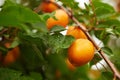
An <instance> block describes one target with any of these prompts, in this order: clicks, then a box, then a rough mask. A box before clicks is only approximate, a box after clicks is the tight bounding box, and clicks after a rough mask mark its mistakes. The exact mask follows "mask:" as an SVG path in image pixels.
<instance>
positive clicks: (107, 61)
mask: <svg viewBox="0 0 120 80" xmlns="http://www.w3.org/2000/svg"><path fill="white" fill-rule="evenodd" d="M49 2H50V3H53V4H55V5H56V6H57V7H58V8H60V9H63V10H64V11H65V12H66V13H67V14H68V16H69V17H70V18H71V20H73V21H74V22H75V23H76V24H77V25H78V26H79V27H80V29H81V30H82V31H83V32H84V33H85V35H86V36H87V38H88V39H89V40H90V41H91V42H92V43H93V45H94V47H95V48H96V50H97V51H98V52H99V54H100V55H101V56H102V58H103V59H104V60H105V62H106V63H107V65H108V66H109V67H110V69H111V70H112V72H113V74H114V75H115V76H116V77H117V78H118V79H120V74H119V72H118V71H117V69H116V67H115V66H114V64H113V63H112V62H111V61H110V60H109V59H108V57H106V56H105V55H104V53H103V51H102V50H101V49H100V48H99V47H98V45H97V44H96V43H95V41H94V40H93V39H92V37H91V36H90V34H89V33H88V31H87V30H86V28H85V27H84V26H83V25H82V24H81V23H80V22H79V21H78V20H77V19H76V18H75V17H74V16H73V14H72V13H71V12H70V11H68V10H67V9H66V8H64V7H63V6H60V5H59V4H57V3H56V2H52V1H50V0H49ZM36 9H37V8H36Z"/></svg>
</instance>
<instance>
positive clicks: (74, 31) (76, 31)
mask: <svg viewBox="0 0 120 80" xmlns="http://www.w3.org/2000/svg"><path fill="white" fill-rule="evenodd" d="M67 35H71V36H73V37H75V38H76V39H79V38H84V39H87V36H86V35H85V34H84V32H83V31H82V30H81V29H80V28H79V27H75V26H70V27H68V30H67Z"/></svg>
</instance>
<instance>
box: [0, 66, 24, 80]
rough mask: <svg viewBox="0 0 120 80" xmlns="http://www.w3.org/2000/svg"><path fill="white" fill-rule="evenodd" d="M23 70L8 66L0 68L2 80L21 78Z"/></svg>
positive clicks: (0, 78)
mask: <svg viewBox="0 0 120 80" xmlns="http://www.w3.org/2000/svg"><path fill="white" fill-rule="evenodd" d="M21 74H22V73H21V72H19V71H15V70H12V69H7V68H0V80H20V79H19V78H20V76H21Z"/></svg>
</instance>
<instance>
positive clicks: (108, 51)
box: [101, 47, 113, 55]
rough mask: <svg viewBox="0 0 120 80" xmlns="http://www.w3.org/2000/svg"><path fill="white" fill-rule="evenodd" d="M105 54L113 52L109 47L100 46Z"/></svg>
mask: <svg viewBox="0 0 120 80" xmlns="http://www.w3.org/2000/svg"><path fill="white" fill-rule="evenodd" d="M101 49H102V50H103V52H104V53H105V54H108V55H112V54H113V52H112V50H111V49H110V48H109V47H102V48H101Z"/></svg>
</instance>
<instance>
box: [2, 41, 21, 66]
mask: <svg viewBox="0 0 120 80" xmlns="http://www.w3.org/2000/svg"><path fill="white" fill-rule="evenodd" d="M5 46H6V47H7V48H9V47H10V43H6V44H5ZM19 55H20V50H19V47H18V46H17V47H15V48H13V49H12V50H10V51H8V52H7V54H6V56H5V57H4V59H3V64H4V65H9V64H11V63H13V62H15V61H16V59H18V57H19Z"/></svg>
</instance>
